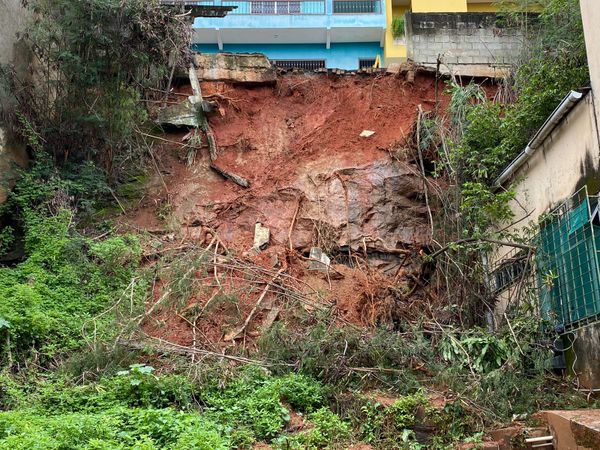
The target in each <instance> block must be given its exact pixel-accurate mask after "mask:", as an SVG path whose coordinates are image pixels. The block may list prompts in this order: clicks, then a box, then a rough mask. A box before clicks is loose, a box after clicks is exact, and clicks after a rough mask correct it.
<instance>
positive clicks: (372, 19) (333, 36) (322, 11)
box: [193, 0, 386, 70]
mask: <svg viewBox="0 0 600 450" xmlns="http://www.w3.org/2000/svg"><path fill="white" fill-rule="evenodd" d="M200 3H201V4H206V5H208V4H210V5H222V6H237V8H236V9H234V10H233V11H231V12H230V13H229V14H228V15H227V16H226V17H225V18H202V17H199V18H196V19H195V21H194V33H193V44H194V45H193V48H194V49H195V50H197V51H201V52H207V53H216V52H233V53H254V52H258V53H264V54H265V55H266V56H267V57H268V58H269V59H271V60H272V61H274V62H275V64H277V65H278V66H280V67H302V68H306V69H316V68H322V67H325V68H337V69H347V70H353V69H358V68H362V67H371V66H373V64H374V63H375V61H376V60H378V58H379V59H381V58H383V45H384V42H385V32H386V14H385V9H386V8H385V3H383V2H382V0H208V1H203V2H200Z"/></svg>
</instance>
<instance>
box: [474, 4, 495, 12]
mask: <svg viewBox="0 0 600 450" xmlns="http://www.w3.org/2000/svg"><path fill="white" fill-rule="evenodd" d="M467 11H468V12H498V4H497V3H492V2H490V3H469V4H468V5H467Z"/></svg>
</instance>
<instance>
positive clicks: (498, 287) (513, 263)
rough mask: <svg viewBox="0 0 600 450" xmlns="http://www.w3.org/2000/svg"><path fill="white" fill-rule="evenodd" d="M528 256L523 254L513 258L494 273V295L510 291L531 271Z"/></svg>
mask: <svg viewBox="0 0 600 450" xmlns="http://www.w3.org/2000/svg"><path fill="white" fill-rule="evenodd" d="M529 269H530V267H528V264H527V256H526V255H523V254H519V255H516V256H515V257H513V258H510V259H508V260H507V261H504V262H503V263H502V265H501V266H500V267H499V268H497V269H496V270H494V271H493V272H492V280H491V282H492V291H493V292H494V294H499V293H500V292H502V291H504V290H506V289H508V288H509V287H510V286H512V285H513V284H515V283H517V282H518V281H519V280H521V279H522V278H523V276H524V275H525V271H526V270H527V271H529Z"/></svg>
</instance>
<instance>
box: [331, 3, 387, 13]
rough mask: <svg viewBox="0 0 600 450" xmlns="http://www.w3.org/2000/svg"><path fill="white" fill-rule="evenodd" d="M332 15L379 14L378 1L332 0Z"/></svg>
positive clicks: (379, 4) (379, 5) (379, 6)
mask: <svg viewBox="0 0 600 450" xmlns="http://www.w3.org/2000/svg"><path fill="white" fill-rule="evenodd" d="M333 13H334V14H379V13H381V3H380V2H379V0H333Z"/></svg>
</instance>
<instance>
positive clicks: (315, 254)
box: [308, 247, 331, 272]
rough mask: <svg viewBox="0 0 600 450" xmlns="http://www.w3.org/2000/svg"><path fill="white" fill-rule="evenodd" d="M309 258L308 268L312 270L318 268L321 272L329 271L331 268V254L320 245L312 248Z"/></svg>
mask: <svg viewBox="0 0 600 450" xmlns="http://www.w3.org/2000/svg"><path fill="white" fill-rule="evenodd" d="M309 258H310V262H309V264H308V268H309V269H310V270H318V271H319V272H327V271H328V270H329V265H330V264H331V260H330V259H329V256H327V255H326V254H325V253H324V252H323V250H321V249H320V248H319V247H313V248H311V249H310V255H309Z"/></svg>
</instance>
